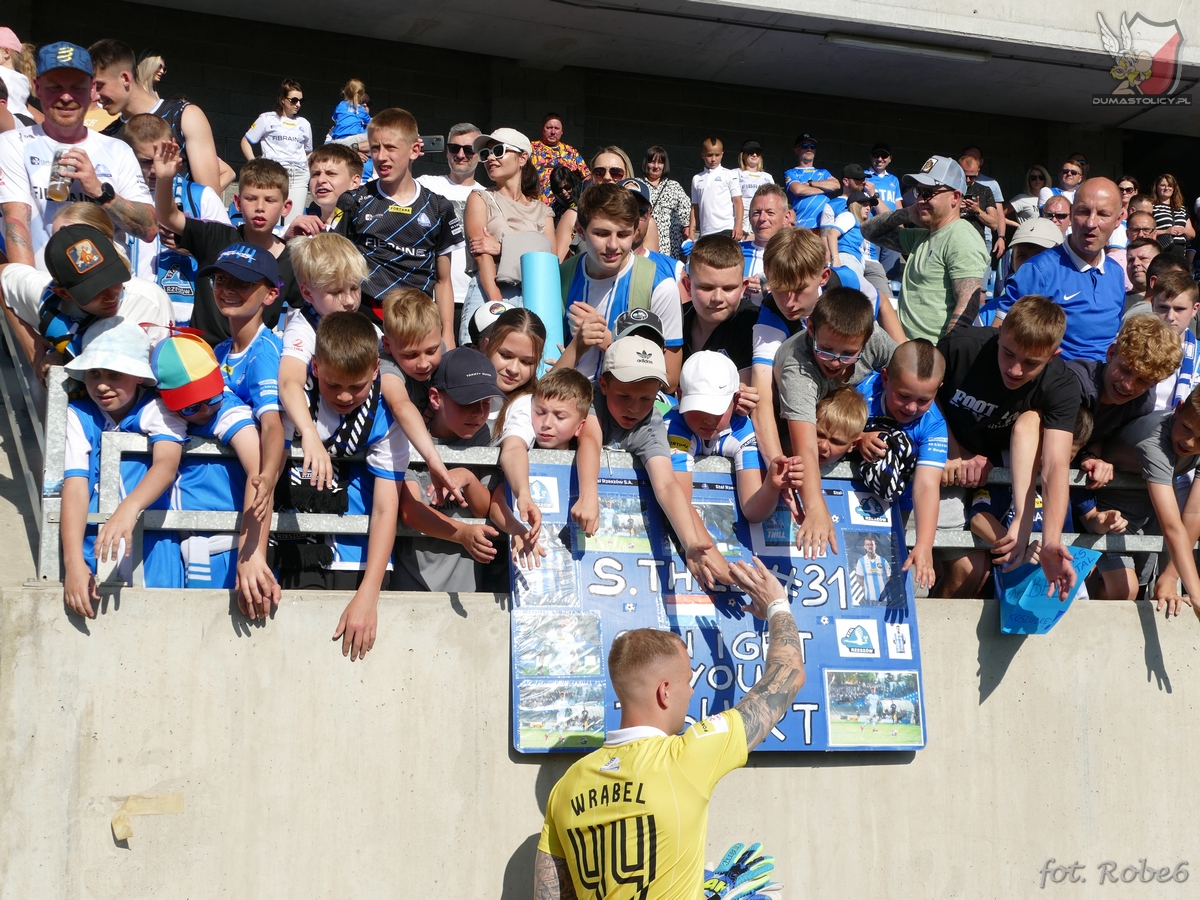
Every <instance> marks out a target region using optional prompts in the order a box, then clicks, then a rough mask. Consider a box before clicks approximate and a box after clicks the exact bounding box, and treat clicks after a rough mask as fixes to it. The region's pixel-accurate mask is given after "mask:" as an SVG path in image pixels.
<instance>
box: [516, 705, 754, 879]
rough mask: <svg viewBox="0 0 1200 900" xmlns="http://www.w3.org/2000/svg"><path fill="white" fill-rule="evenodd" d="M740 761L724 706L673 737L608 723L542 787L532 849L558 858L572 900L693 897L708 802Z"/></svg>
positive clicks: (741, 738) (736, 726)
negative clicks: (544, 795)
mask: <svg viewBox="0 0 1200 900" xmlns="http://www.w3.org/2000/svg"><path fill="white" fill-rule="evenodd" d="M745 764H746V731H745V728H744V726H743V724H742V717H741V714H740V713H738V711H737V710H733V709H731V710H728V711H727V712H724V713H721V714H720V715H717V716H713V717H711V718H709V719H705V720H704V721H702V722H697V723H696V724H695V725H693V726H692V727H691V728H689V729H687V730H686V731H685V732H684V733H683V734H682V735H668V734H664V733H663V732H662V731H659V730H658V729H657V728H651V727H647V726H639V727H635V728H623V729H619V730H617V731H611V732H609V734H608V740H607V741H606V742H605V744H604V746H603V747H601V748H600V749H599V750H597V751H595V752H594V753H590V754H588V755H587V756H585V757H584V758H583V759H581V760H579V761H578V762H576V763H575V764H574V765H573V766H571V768H569V769H568V770H567V772H566V774H565V775H563V777H562V779H561V780H560V781H559V782H558V784H556V785H555V786H554V790H552V791H551V792H550V800H549V802H548V803H547V804H546V821H545V824H544V825H543V826H542V837H541V840H539V841H538V849H539V850H542V851H543V852H546V853H550V854H552V855H553V856H557V857H559V858H561V859H565V860H566V861H567V865H568V867H569V868H570V870H571V879H572V881H574V883H575V893H576V895H577V896H578V897H579V898H580V900H585V898H587V900H590V898H596V900H696V898H697V897H698V896H700V888H701V885H702V884H703V882H704V842H705V837H706V834H707V832H708V800H709V798H710V797H711V796H712V792H713V788H714V787H716V785H717V782H718V781H720V780H721V779H722V778H723V777H724V776H725V775H726V774H727V773H729V772H731V771H733V770H734V769H736V768H738V767H739V766H743V765H745Z"/></svg>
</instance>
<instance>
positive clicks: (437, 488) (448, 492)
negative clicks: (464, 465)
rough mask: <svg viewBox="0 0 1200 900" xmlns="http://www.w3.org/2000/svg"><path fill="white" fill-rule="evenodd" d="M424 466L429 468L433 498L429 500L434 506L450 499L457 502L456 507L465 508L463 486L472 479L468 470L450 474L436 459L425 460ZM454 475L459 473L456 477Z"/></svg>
mask: <svg viewBox="0 0 1200 900" xmlns="http://www.w3.org/2000/svg"><path fill="white" fill-rule="evenodd" d="M425 465H426V466H428V467H429V479H430V481H432V482H433V484H432V487H433V496H432V497H431V498H430V499H431V500H432V501H433V503H434V505H435V506H441V505H442V504H443V503H445V502H446V500H447V499H448V498H450V497H453V498H454V499H455V500H457V501H458V505H459V506H462V507H465V506H466V505H467V501H466V499H465V498H464V497H463V493H462V489H463V485H464V484H466V483H467V482H468V481H470V479H471V478H473V477H474V475H473V474H472V472H471V470H470V469H455V470H454V472H453V473H452V472H450V470H449V469H447V468H446V464H445V463H444V462H442V461H441V459H439V458H438V457H436V456H435V457H433V458H432V459H427V460H425ZM455 473H461V474H459V475H458V477H456V475H455Z"/></svg>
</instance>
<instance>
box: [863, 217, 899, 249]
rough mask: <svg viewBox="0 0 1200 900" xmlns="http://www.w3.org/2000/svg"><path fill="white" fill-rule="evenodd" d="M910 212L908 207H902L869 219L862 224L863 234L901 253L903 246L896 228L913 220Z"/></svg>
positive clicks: (868, 238) (869, 239)
mask: <svg viewBox="0 0 1200 900" xmlns="http://www.w3.org/2000/svg"><path fill="white" fill-rule="evenodd" d="M908 213H909V211H908V210H907V209H905V208H900V209H895V210H892V211H891V212H890V213H884V214H883V215H882V216H875V217H874V218H871V219H867V221H865V222H863V224H862V236H863V237H865V238H866V239H867V240H868V241H870V242H871V243H872V244H878V245H879V246H880V247H887V248H888V249H889V250H895V251H896V252H897V253H899V252H900V250H901V247H900V239H899V238H898V237H897V236H896V229H898V228H899V227H900V226H901V225H906V224H908V223H909V222H910V221H911V219H910V218H909V215H908Z"/></svg>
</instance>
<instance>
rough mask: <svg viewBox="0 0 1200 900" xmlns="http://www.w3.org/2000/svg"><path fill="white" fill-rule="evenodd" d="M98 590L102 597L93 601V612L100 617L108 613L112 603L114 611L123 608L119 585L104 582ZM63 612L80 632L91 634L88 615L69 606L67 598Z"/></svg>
mask: <svg viewBox="0 0 1200 900" xmlns="http://www.w3.org/2000/svg"><path fill="white" fill-rule="evenodd" d="M98 590H99V593H100V599H99V600H93V601H92V612H94V613H95V614H96V615H97V616H98V617H99V616H106V615H108V611H109V606H110V605H111V606H112V611H113V612H117V611H119V610H120V609H121V588H120V587H119V586H113V585H103V584H102V585H99V586H98ZM63 612H65V613H66V614H67V621H68V622H70V623H71V626H72V627H73V628H74V629H75V630H76V631H78V632H79V633H80V634H86V635H88V636H89V637H90V636H91V634H92V632H91V629H90V628H88V622H89V621H90V620H89V619H88V618H87V617H86V616H81V615H79V614H78V613H76V612H74V611H73V610H72V609H71V607H69V606H67V602H66V600H64V601H63Z"/></svg>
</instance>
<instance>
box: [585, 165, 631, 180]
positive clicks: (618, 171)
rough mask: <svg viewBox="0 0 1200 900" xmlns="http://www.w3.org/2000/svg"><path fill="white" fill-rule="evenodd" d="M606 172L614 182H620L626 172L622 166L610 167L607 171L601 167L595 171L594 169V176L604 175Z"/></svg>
mask: <svg viewBox="0 0 1200 900" xmlns="http://www.w3.org/2000/svg"><path fill="white" fill-rule="evenodd" d="M605 172H607V173H608V177H609V178H611V179H612V180H613V181H620V180H621V179H622V178H624V177H625V170H624V169H622V168H621V167H620V166H609V167H608V168H607V169H606V168H604V166H599V167H597V168H595V169H592V174H593V175H603V174H604V173H605Z"/></svg>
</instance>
